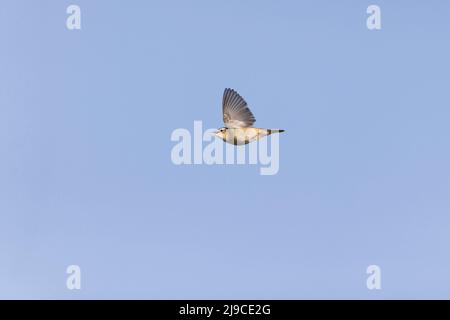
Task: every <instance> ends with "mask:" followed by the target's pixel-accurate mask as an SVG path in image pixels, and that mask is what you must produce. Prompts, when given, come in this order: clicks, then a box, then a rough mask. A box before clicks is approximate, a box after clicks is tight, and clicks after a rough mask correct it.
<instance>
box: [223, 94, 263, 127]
mask: <svg viewBox="0 0 450 320" xmlns="http://www.w3.org/2000/svg"><path fill="white" fill-rule="evenodd" d="M222 111H223V122H224V123H225V127H227V128H246V127H251V126H252V125H253V123H255V121H256V120H255V117H254V116H253V113H252V112H251V111H250V109H249V108H248V106H247V102H245V100H244V99H243V98H242V97H241V96H240V95H239V93H237V92H236V91H234V90H233V89H229V88H227V89H225V91H224V92H223V101H222Z"/></svg>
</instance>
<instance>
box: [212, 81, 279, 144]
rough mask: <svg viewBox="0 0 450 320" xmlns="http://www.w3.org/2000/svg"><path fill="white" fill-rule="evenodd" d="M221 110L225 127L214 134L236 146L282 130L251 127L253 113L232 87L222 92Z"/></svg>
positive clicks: (253, 119)
mask: <svg viewBox="0 0 450 320" xmlns="http://www.w3.org/2000/svg"><path fill="white" fill-rule="evenodd" d="M222 111H223V122H224V124H225V127H222V128H220V129H218V130H217V131H216V132H215V135H216V136H217V137H219V138H221V139H222V140H223V141H225V142H228V143H231V144H234V145H236V146H239V145H244V144H247V143H250V142H252V141H255V140H258V139H259V138H262V137H265V136H268V135H271V134H272V133H280V132H283V131H284V130H278V129H262V128H253V127H252V126H253V123H255V121H256V119H255V117H254V116H253V113H252V112H251V111H250V109H249V108H248V106H247V102H245V100H244V99H243V98H242V97H241V96H240V95H239V93H237V92H236V91H234V90H233V89H229V88H227V89H225V91H224V92H223V100H222Z"/></svg>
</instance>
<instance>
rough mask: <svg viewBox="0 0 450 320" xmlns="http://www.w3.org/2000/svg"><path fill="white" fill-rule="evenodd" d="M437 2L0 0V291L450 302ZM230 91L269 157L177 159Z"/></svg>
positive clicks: (442, 49)
mask: <svg viewBox="0 0 450 320" xmlns="http://www.w3.org/2000/svg"><path fill="white" fill-rule="evenodd" d="M72 3H74V4H77V5H79V6H80V7H81V20H82V21H81V26H82V29H81V30H73V31H70V30H68V29H67V28H66V17H67V14H66V8H67V6H69V5H70V4H72ZM370 4H377V5H379V6H380V7H381V18H382V29H381V30H378V31H369V30H368V29H367V27H366V17H367V16H368V15H367V13H366V9H367V7H368V5H370ZM449 10H450V3H449V2H448V1H444V0H442V1H437V0H435V1H406V0H402V1H382V0H373V1H365V0H361V1H357V0H353V1H350V0H347V1H335V0H329V1H324V0H320V1H318V0H314V1H313V0H311V1H299V0H292V1H287V0H284V1H273V0H272V1H267V0H248V1H242V0H227V1H224V0H221V1H211V0H203V1H200V0H196V1H194V0H192V1H182V0H179V1H175V0H173V1H167V0H164V1H163V0H160V1H156V0H155V1H137V0H135V1H127V2H125V1H113V0H108V1H106V0H96V1H87V0H73V1H57V0H54V1H44V0H43V1H31V0H28V1H22V0H3V1H1V4H0V298H62V299H72V298H73V299H78V298H142V299H143V298H186V299H189V298H191V299H196V298H225V299H226V298H274V299H279V298H285V299H302V298H360V299H379V298H389V299H390V298H450V232H449V231H450V197H449V193H450V192H449V191H450V165H449V163H450V148H449V141H450V125H449V124H450V98H449V74H450V62H449V57H450V44H449V34H450V21H449V19H448V12H449ZM225 87H231V88H234V89H236V90H238V91H239V92H240V93H241V94H242V95H243V96H244V97H245V98H246V100H247V102H248V103H249V105H250V107H251V109H252V111H253V113H254V114H255V117H256V119H257V122H256V125H257V126H260V127H269V128H283V129H286V132H285V133H283V135H282V136H280V170H279V173H278V174H277V175H274V176H261V175H260V174H259V168H258V166H255V165H239V166H238V165H228V166H218V165H213V166H208V165H196V166H188V165H185V166H175V165H174V164H173V163H172V162H171V158H170V151H171V149H172V147H173V146H174V144H175V143H174V142H172V141H171V140H170V135H171V133H172V131H173V130H174V129H176V128H187V129H190V130H192V128H193V121H194V120H202V121H203V124H204V126H205V127H207V128H211V127H221V126H222V125H223V124H222V115H221V99H222V92H223V89H224V88H225ZM73 264H75V265H79V266H80V267H81V272H82V277H81V283H82V284H81V286H82V288H81V290H78V291H77V290H72V291H71V290H68V289H67V288H66V278H67V276H68V275H67V274H66V268H67V266H69V265H73ZM372 264H375V265H378V266H379V267H380V268H381V275H382V278H381V283H382V289H381V290H368V289H367V287H366V278H367V276H368V275H367V274H366V268H367V266H369V265H372Z"/></svg>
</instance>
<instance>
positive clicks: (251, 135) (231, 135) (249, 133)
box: [220, 128, 270, 146]
mask: <svg viewBox="0 0 450 320" xmlns="http://www.w3.org/2000/svg"><path fill="white" fill-rule="evenodd" d="M269 132H270V131H269V130H267V129H260V128H228V129H227V130H226V131H225V132H223V133H222V134H221V135H220V137H221V138H222V139H223V141H225V142H228V143H231V144H234V145H238V146H239V145H243V144H247V143H250V142H252V141H255V140H258V139H259V138H261V137H264V136H267V135H268V134H269Z"/></svg>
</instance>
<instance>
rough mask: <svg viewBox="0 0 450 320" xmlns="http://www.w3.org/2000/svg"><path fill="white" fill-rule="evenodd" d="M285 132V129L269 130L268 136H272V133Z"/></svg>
mask: <svg viewBox="0 0 450 320" xmlns="http://www.w3.org/2000/svg"><path fill="white" fill-rule="evenodd" d="M281 132H284V130H283V129H267V134H272V133H281Z"/></svg>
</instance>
